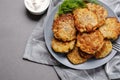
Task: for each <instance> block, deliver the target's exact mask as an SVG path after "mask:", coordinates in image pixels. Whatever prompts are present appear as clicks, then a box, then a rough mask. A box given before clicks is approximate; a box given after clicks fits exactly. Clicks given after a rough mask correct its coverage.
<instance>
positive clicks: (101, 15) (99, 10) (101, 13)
mask: <svg viewBox="0 0 120 80" xmlns="http://www.w3.org/2000/svg"><path fill="white" fill-rule="evenodd" d="M87 8H88V9H89V10H90V11H92V12H94V13H95V14H96V15H97V17H98V25H97V26H98V27H100V26H102V25H103V24H104V23H105V18H106V17H107V16H108V12H107V10H106V9H105V8H104V7H103V6H101V5H98V4H94V3H88V4H87Z"/></svg>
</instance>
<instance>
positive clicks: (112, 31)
mask: <svg viewBox="0 0 120 80" xmlns="http://www.w3.org/2000/svg"><path fill="white" fill-rule="evenodd" d="M99 31H100V32H101V33H102V34H103V36H104V37H105V38H107V39H113V40H115V39H117V38H118V35H119V34H120V23H118V20H117V18H115V17H109V18H107V19H106V20H105V24H104V25H103V26H101V27H100V28H99Z"/></svg>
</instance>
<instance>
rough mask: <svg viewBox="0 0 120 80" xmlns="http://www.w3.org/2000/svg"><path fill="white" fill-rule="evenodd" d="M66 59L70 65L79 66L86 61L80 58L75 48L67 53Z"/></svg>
mask: <svg viewBox="0 0 120 80" xmlns="http://www.w3.org/2000/svg"><path fill="white" fill-rule="evenodd" d="M67 58H68V60H69V61H70V62H71V63H72V64H81V63H83V62H86V61H87V59H85V58H82V57H81V56H80V54H79V51H78V48H77V47H75V48H74V49H73V50H72V51H71V52H69V53H68V54H67Z"/></svg>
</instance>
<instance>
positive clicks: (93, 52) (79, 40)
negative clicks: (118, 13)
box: [51, 3, 120, 64]
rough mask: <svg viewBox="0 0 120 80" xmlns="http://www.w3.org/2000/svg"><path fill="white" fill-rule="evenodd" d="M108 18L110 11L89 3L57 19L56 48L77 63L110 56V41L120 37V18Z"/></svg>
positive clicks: (55, 29) (54, 27)
mask: <svg viewBox="0 0 120 80" xmlns="http://www.w3.org/2000/svg"><path fill="white" fill-rule="evenodd" d="M107 16H108V13H107V10H106V9H105V8H104V7H103V6H101V5H98V4H94V3H87V7H85V8H77V9H75V10H73V12H72V13H67V14H62V15H59V16H55V19H54V22H53V27H52V31H53V35H54V38H53V39H52V44H51V47H52V49H53V50H54V51H55V52H56V53H58V54H59V53H61V54H65V55H66V57H67V58H68V60H69V61H70V62H71V63H73V64H80V63H83V62H86V61H87V60H88V59H90V58H93V57H95V58H96V59H100V58H104V57H106V56H107V55H109V53H110V52H111V50H112V43H111V41H110V40H111V39H112V40H115V39H117V38H118V36H119V34H120V23H119V22H118V20H117V18H115V17H107Z"/></svg>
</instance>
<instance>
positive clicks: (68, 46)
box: [51, 38, 75, 53]
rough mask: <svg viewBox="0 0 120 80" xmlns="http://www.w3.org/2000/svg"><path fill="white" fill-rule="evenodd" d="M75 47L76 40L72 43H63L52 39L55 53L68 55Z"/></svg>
mask: <svg viewBox="0 0 120 80" xmlns="http://www.w3.org/2000/svg"><path fill="white" fill-rule="evenodd" d="M74 45H75V40H73V41H70V42H62V41H59V40H57V39H55V38H54V39H52V44H51V46H52V49H53V50H54V51H55V52H59V53H67V52H69V51H71V50H72V49H73V48H74Z"/></svg>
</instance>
